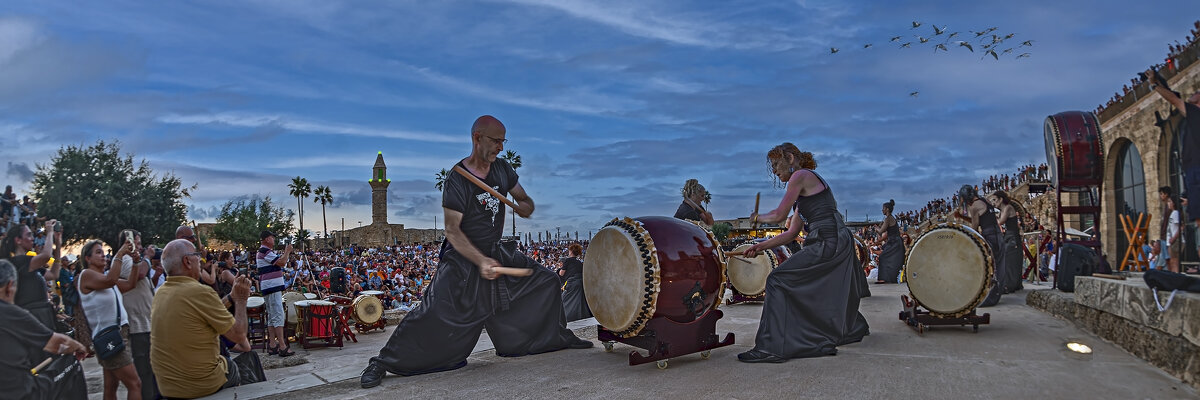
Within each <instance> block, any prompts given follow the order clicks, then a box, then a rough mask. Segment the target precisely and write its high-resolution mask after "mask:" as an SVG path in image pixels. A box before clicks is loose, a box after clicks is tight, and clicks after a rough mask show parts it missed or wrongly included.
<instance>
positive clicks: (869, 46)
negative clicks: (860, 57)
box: [863, 43, 872, 49]
mask: <svg viewBox="0 0 1200 400" xmlns="http://www.w3.org/2000/svg"><path fill="white" fill-rule="evenodd" d="M871 46H872V44H870V43H867V44H864V45H863V48H864V49H869V48H871Z"/></svg>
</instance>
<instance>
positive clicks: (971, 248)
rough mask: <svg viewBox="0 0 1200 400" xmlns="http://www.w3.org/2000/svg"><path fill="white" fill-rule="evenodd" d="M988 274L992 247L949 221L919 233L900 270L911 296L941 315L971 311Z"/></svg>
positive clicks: (989, 279) (989, 280) (984, 291)
mask: <svg viewBox="0 0 1200 400" xmlns="http://www.w3.org/2000/svg"><path fill="white" fill-rule="evenodd" d="M992 274H993V270H992V250H991V248H989V247H988V244H987V242H985V241H984V240H983V236H980V235H979V233H977V232H975V230H973V229H971V228H970V227H967V226H964V225H960V224H957V223H952V222H951V223H943V224H938V225H937V226H934V227H933V228H932V229H930V230H928V231H926V232H925V233H924V234H922V235H921V237H920V238H918V239H917V241H916V242H915V243H914V244H913V246H912V249H910V250H909V251H908V258H907V259H906V260H905V269H904V278H905V280H906V281H907V282H908V290H909V292H911V293H912V297H913V298H914V299H916V300H917V301H918V302H920V303H921V305H922V306H924V307H925V308H926V309H928V310H929V313H930V314H933V315H934V316H936V317H943V318H958V317H962V316H964V315H967V314H970V313H971V312H972V311H974V310H975V307H978V306H979V303H982V302H983V299H984V298H985V297H987V293H988V289H989V288H990V287H991V285H992Z"/></svg>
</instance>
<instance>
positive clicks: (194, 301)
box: [150, 239, 250, 398]
mask: <svg viewBox="0 0 1200 400" xmlns="http://www.w3.org/2000/svg"><path fill="white" fill-rule="evenodd" d="M162 264H163V268H164V269H165V270H166V272H167V281H166V283H164V284H163V285H162V287H159V288H158V291H157V292H156V293H155V295H154V304H153V306H152V307H151V310H150V324H151V329H150V335H151V339H150V364H151V366H152V367H153V369H154V375H155V377H156V380H157V381H158V389H159V392H161V393H162V395H163V396H165V397H172V398H195V397H201V396H207V395H210V394H213V393H216V392H217V391H218V390H221V388H224V387H229V386H236V385H237V384H238V382H239V379H237V374H236V373H234V374H229V371H230V368H229V360H228V359H227V358H225V357H223V356H221V350H220V341H219V339H218V336H224V337H225V338H226V339H228V340H229V341H231V342H233V343H235V344H236V345H237V346H236V347H235V349H244V350H249V348H250V343H249V341H248V340H247V338H246V298H247V297H249V296H250V279H249V278H248V277H246V276H239V277H238V278H237V282H236V283H234V286H233V291H232V292H231V293H230V294H229V296H227V297H226V298H225V299H224V301H223V300H222V299H220V298H217V293H216V291H214V290H213V289H212V288H211V287H208V286H205V285H204V284H202V283H200V282H199V281H198V280H197V279H198V278H199V277H200V269H201V268H202V267H203V265H202V264H201V262H200V252H197V251H196V247H195V246H194V245H193V244H192V243H191V242H188V241H187V240H183V239H176V240H174V241H172V242H171V243H168V244H167V246H166V247H165V248H164V249H163V254H162ZM224 303H232V304H233V306H234V307H233V308H234V315H229V311H227V309H226V307H225V304H224ZM234 371H236V369H234ZM229 375H232V376H229Z"/></svg>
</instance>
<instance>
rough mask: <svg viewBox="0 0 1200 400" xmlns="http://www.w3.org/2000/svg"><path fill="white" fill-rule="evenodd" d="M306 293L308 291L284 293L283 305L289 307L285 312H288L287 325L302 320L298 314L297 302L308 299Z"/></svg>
mask: <svg viewBox="0 0 1200 400" xmlns="http://www.w3.org/2000/svg"><path fill="white" fill-rule="evenodd" d="M305 294H306V293H300V292H284V293H283V305H284V308H285V309H287V311H286V312H285V314H287V323H286V325H295V324H296V322H298V321H300V318H299V316H298V315H296V302H298V301H304V300H308V298H307V297H305V296H304V295H305Z"/></svg>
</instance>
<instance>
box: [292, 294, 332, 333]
mask: <svg viewBox="0 0 1200 400" xmlns="http://www.w3.org/2000/svg"><path fill="white" fill-rule="evenodd" d="M336 306H337V304H336V303H334V302H332V301H324V300H301V301H297V302H296V314H297V316H298V317H299V319H300V323H299V327H300V329H301V330H302V332H303V336H305V337H308V338H328V337H334V336H335V333H334V324H335V321H336V319H337V312H338V311H337V310H336Z"/></svg>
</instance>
